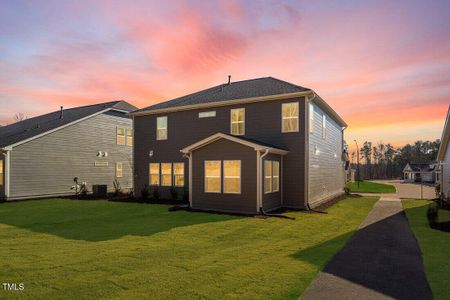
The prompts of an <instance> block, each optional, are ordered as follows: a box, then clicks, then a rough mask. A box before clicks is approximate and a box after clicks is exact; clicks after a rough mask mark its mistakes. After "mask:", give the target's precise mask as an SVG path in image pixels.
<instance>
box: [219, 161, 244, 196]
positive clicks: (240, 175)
mask: <svg viewBox="0 0 450 300" xmlns="http://www.w3.org/2000/svg"><path fill="white" fill-rule="evenodd" d="M226 161H238V162H239V192H238V193H231V192H225V162H226ZM222 168H223V176H222V186H223V194H235V195H240V194H242V161H241V160H240V159H224V160H223V161H222ZM228 178H233V177H228Z"/></svg>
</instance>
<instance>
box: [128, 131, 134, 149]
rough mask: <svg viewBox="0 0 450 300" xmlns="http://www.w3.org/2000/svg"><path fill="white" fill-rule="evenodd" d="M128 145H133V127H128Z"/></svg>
mask: <svg viewBox="0 0 450 300" xmlns="http://www.w3.org/2000/svg"><path fill="white" fill-rule="evenodd" d="M127 145H128V146H133V129H131V128H127Z"/></svg>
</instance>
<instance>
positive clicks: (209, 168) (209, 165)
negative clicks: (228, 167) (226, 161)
mask: <svg viewBox="0 0 450 300" xmlns="http://www.w3.org/2000/svg"><path fill="white" fill-rule="evenodd" d="M221 169H222V162H221V161H220V160H205V193H220V192H221V189H222V186H221V177H222V170H221Z"/></svg>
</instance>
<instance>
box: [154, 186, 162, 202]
mask: <svg viewBox="0 0 450 300" xmlns="http://www.w3.org/2000/svg"><path fill="white" fill-rule="evenodd" d="M153 198H155V200H159V199H161V193H160V192H159V189H158V187H155V189H154V190H153Z"/></svg>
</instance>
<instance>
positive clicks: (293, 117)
mask: <svg viewBox="0 0 450 300" xmlns="http://www.w3.org/2000/svg"><path fill="white" fill-rule="evenodd" d="M281 119H282V120H281V132H298V102H291V103H283V104H282V105H281Z"/></svg>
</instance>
